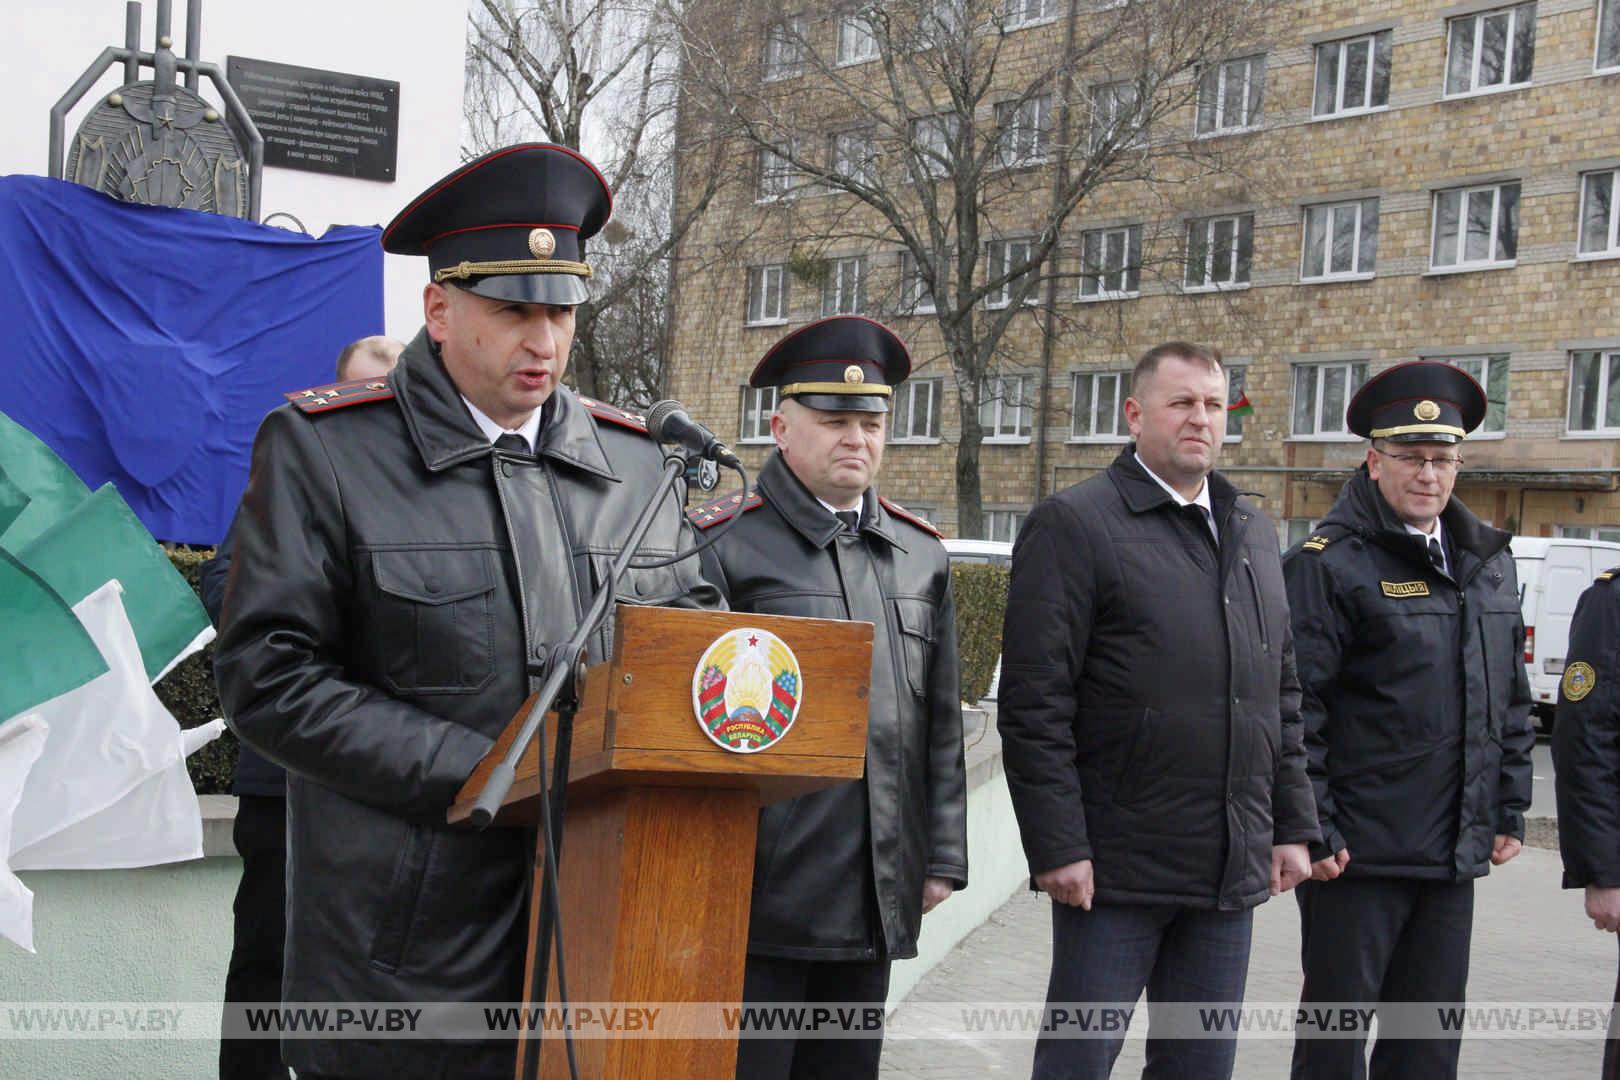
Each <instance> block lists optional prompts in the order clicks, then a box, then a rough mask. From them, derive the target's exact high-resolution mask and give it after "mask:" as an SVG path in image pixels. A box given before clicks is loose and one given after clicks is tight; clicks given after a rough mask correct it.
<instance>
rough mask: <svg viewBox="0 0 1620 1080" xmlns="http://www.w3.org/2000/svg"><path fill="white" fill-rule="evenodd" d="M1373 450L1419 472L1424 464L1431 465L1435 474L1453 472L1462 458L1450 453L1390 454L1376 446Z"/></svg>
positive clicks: (1459, 465) (1461, 461) (1459, 464)
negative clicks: (1425, 455)
mask: <svg viewBox="0 0 1620 1080" xmlns="http://www.w3.org/2000/svg"><path fill="white" fill-rule="evenodd" d="M1373 452H1374V453H1377V454H1382V455H1383V456H1384V457H1387V458H1389V459H1390V460H1391V461H1398V462H1400V463H1401V466H1402V467H1403V468H1407V469H1411V470H1412V471H1413V472H1419V473H1420V472H1422V471H1423V466H1425V465H1430V466H1433V467H1434V471H1435V473H1436V474H1437V475H1441V474H1445V473H1454V472H1456V471H1457V469H1458V468H1459V467H1461V465H1462V463H1463V459H1462V458H1460V457H1453V456H1452V455H1450V454H1440V455H1438V456H1436V457H1424V456H1423V455H1422V454H1391V453H1390V452H1389V451H1387V450H1379V449H1378V448H1377V447H1376V446H1375V447H1373Z"/></svg>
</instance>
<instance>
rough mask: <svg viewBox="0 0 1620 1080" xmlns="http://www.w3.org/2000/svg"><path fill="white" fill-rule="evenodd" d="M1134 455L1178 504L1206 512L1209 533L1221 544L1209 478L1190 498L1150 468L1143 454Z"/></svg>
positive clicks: (1205, 520)
mask: <svg viewBox="0 0 1620 1080" xmlns="http://www.w3.org/2000/svg"><path fill="white" fill-rule="evenodd" d="M1134 456H1135V458H1136V463H1137V464H1138V465H1140V466H1142V471H1143V472H1145V473H1147V474H1148V475H1149V476H1151V477H1153V481H1154V483H1156V484H1158V485H1159V486H1160V487H1162V488H1164V490H1166V491H1168V492H1169V493H1170V497H1171V498H1172V499H1174V500H1176V505H1177V506H1196V507H1198V509H1200V510H1202V511H1203V512H1204V524H1206V525H1208V526H1209V535H1210V536H1213V537H1214V538H1215V543H1217V544H1219V543H1220V542H1221V531H1220V529H1218V528H1216V527H1215V510H1214V508H1213V507H1212V506H1211V505H1210V501H1209V478H1208V477H1205V478H1204V482H1203V483H1202V484H1200V485H1199V486H1198V494H1197V495H1194V496H1193V497H1192V498H1190V499H1189V498H1187V497H1186V496H1184V495H1182V494H1181V492H1179V491H1177V490H1176V489H1175V488H1173V487H1171V486H1170V485H1169V484H1167V483H1165V482H1164V478H1163V477H1162V476H1160V475H1159V474H1158V473H1156V472H1154V471H1153V470H1152V469H1150V468H1148V465H1147V462H1145V461H1143V460H1142V455H1141V454H1136V455H1134Z"/></svg>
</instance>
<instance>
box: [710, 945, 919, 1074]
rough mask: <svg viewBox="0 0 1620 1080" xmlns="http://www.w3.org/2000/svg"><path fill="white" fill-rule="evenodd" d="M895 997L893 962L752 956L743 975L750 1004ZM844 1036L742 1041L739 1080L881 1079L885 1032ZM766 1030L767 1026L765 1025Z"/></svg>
mask: <svg viewBox="0 0 1620 1080" xmlns="http://www.w3.org/2000/svg"><path fill="white" fill-rule="evenodd" d="M888 996H889V961H888V960H864V961H812V960H782V959H778V958H776V957H770V956H749V957H748V966H747V969H746V970H745V972H744V975H743V1002H744V1003H745V1004H748V1005H765V1006H772V1005H783V1006H793V1005H808V1006H811V1007H813V1006H815V1005H816V1004H818V1003H827V1004H838V1005H846V1006H847V1005H851V1004H857V1003H859V1004H862V1005H864V1006H865V1009H863V1012H865V1011H866V1010H869V1009H878V1010H881V1009H882V1008H883V1002H884V1001H885V999H887V998H888ZM879 1023H880V1026H879V1027H878V1029H877V1030H876V1031H875V1032H862V1033H844V1034H841V1035H839V1036H838V1037H833V1038H829V1037H826V1035H825V1029H824V1035H823V1037H821V1038H805V1039H796V1038H792V1037H791V1036H789V1035H786V1034H784V1035H781V1036H779V1037H765V1038H750V1037H749V1036H748V1035H746V1034H744V1035H743V1036H742V1037H740V1038H739V1039H738V1040H737V1080H876V1078H877V1074H878V1058H879V1057H881V1056H882V1054H883V1030H882V1027H881V1013H879ZM762 1030H763V1029H762Z"/></svg>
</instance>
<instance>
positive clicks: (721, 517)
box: [686, 491, 765, 529]
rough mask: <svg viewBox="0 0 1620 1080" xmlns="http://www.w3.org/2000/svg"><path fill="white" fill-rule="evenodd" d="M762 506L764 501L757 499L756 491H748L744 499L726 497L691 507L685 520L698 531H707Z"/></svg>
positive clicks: (737, 496) (740, 497)
mask: <svg viewBox="0 0 1620 1080" xmlns="http://www.w3.org/2000/svg"><path fill="white" fill-rule="evenodd" d="M764 505H765V500H764V499H762V498H760V497H759V492H757V491H750V492H749V493H748V498H746V499H744V498H743V497H742V496H741V495H726V496H724V497H722V498H719V499H716V500H714V502H712V503H708V504H707V505H704V506H694V507H692V508H691V509H690V510H688V511H687V512H686V520H688V521H690V522H691V523H692V524H693V525H695V526H697V527H698V528H700V529H707V528H710V527H712V526H715V525H718V524H720V523H721V522H722V521H728V520H730V519H731V517H732V516H733V515H735V514H746V513H748V511H750V510H752V509H754V508H755V507H757V506H764Z"/></svg>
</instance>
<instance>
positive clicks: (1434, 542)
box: [1429, 536, 1446, 574]
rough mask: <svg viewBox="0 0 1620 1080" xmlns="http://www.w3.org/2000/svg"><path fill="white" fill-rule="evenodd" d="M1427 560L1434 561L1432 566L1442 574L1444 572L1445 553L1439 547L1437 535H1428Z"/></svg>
mask: <svg viewBox="0 0 1620 1080" xmlns="http://www.w3.org/2000/svg"><path fill="white" fill-rule="evenodd" d="M1429 561H1430V562H1432V563H1434V568H1435V569H1436V570H1438V571H1440V572H1441V573H1442V574H1443V573H1445V572H1446V553H1445V552H1444V551H1442V550H1441V549H1440V540H1439V538H1438V537H1434V536H1431V537H1429Z"/></svg>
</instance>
